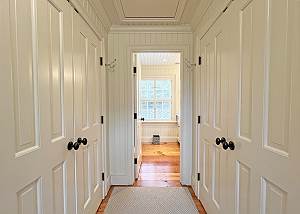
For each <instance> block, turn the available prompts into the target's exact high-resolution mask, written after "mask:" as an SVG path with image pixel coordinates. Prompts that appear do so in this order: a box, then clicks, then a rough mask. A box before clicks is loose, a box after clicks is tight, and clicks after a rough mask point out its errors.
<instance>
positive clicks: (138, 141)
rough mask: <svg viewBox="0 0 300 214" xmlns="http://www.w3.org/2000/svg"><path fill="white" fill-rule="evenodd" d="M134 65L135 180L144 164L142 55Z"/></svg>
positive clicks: (134, 55) (138, 56)
mask: <svg viewBox="0 0 300 214" xmlns="http://www.w3.org/2000/svg"><path fill="white" fill-rule="evenodd" d="M133 65H134V67H135V68H134V71H133V72H134V74H133V75H134V78H133V81H134V83H133V85H134V112H135V113H136V119H135V120H134V126H135V127H134V142H135V143H134V158H135V163H134V177H135V179H137V178H138V176H139V171H140V167H141V163H142V128H143V125H142V121H144V118H142V116H141V113H140V81H141V72H142V70H141V69H142V68H141V59H140V54H137V53H134V54H133Z"/></svg>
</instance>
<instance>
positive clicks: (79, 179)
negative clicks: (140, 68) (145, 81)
mask: <svg viewBox="0 0 300 214" xmlns="http://www.w3.org/2000/svg"><path fill="white" fill-rule="evenodd" d="M73 14H74V16H73V19H74V20H73V21H74V23H73V26H74V30H73V39H74V120H75V122H74V127H75V136H76V137H77V138H81V139H82V140H83V142H82V144H81V145H80V148H79V149H78V151H77V152H76V186H77V188H76V190H77V213H79V214H81V213H93V212H95V210H96V209H97V207H98V206H99V202H100V201H101V199H102V197H103V192H104V190H103V187H104V184H103V181H102V180H101V176H100V175H101V173H102V172H103V158H102V156H103V155H102V149H103V138H102V135H101V132H100V130H101V96H102V94H101V93H100V91H101V90H100V87H101V86H100V83H101V82H100V80H101V79H100V77H101V76H100V60H99V59H100V56H101V55H100V54H101V52H102V51H101V42H100V40H99V39H98V38H97V36H96V35H95V33H94V32H93V31H92V29H91V28H90V27H89V26H88V25H87V23H86V22H85V21H84V20H83V19H82V18H81V16H80V15H79V14H77V13H76V12H74V13H73ZM84 141H86V142H84ZM84 144H86V145H84Z"/></svg>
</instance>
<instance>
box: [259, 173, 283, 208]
mask: <svg viewBox="0 0 300 214" xmlns="http://www.w3.org/2000/svg"><path fill="white" fill-rule="evenodd" d="M261 188H262V190H261V194H262V196H261V198H262V200H261V209H262V210H261V213H262V214H285V213H287V209H286V208H287V207H286V206H287V192H286V191H284V190H283V189H281V188H280V187H278V186H277V185H276V184H273V183H272V182H270V181H269V180H267V179H266V178H262V186H261Z"/></svg>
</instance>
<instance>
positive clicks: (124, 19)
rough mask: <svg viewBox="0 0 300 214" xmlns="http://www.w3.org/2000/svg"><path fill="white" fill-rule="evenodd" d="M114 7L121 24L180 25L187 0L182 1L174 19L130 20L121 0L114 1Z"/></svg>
mask: <svg viewBox="0 0 300 214" xmlns="http://www.w3.org/2000/svg"><path fill="white" fill-rule="evenodd" d="M114 5H115V8H116V10H117V13H118V17H119V19H120V21H121V22H123V23H128V22H131V23H132V22H137V23H139V22H176V23H179V22H180V20H181V17H182V14H183V11H184V9H185V7H186V0H180V1H179V5H178V8H177V11H176V14H175V16H174V18H173V17H172V18H132V17H130V18H128V17H126V16H125V14H124V11H123V8H122V2H121V0H114Z"/></svg>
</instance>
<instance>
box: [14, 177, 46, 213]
mask: <svg viewBox="0 0 300 214" xmlns="http://www.w3.org/2000/svg"><path fill="white" fill-rule="evenodd" d="M17 198H18V211H19V212H18V213H20V214H40V213H42V204H41V202H42V198H41V180H40V178H39V179H37V180H35V181H33V182H32V183H30V184H28V185H27V186H26V187H24V188H23V189H21V190H20V191H18V193H17Z"/></svg>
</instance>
